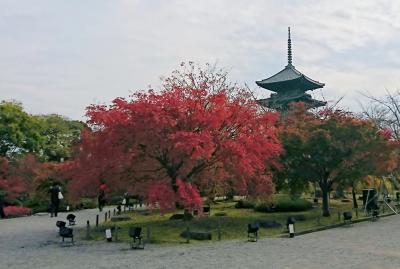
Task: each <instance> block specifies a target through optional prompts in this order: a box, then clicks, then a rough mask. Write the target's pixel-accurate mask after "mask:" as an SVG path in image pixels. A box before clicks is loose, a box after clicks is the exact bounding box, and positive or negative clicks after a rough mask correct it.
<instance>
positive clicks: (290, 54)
mask: <svg viewBox="0 0 400 269" xmlns="http://www.w3.org/2000/svg"><path fill="white" fill-rule="evenodd" d="M287 45H288V55H287V58H288V66H291V65H292V40H291V39H290V27H288V41H287Z"/></svg>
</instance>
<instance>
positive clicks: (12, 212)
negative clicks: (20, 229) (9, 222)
mask: <svg viewBox="0 0 400 269" xmlns="http://www.w3.org/2000/svg"><path fill="white" fill-rule="evenodd" d="M31 211H32V209H30V208H28V207H23V206H6V207H5V208H4V213H5V214H6V216H7V217H20V216H25V215H28V214H30V213H31Z"/></svg>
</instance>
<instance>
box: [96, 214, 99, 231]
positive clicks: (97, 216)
mask: <svg viewBox="0 0 400 269" xmlns="http://www.w3.org/2000/svg"><path fill="white" fill-rule="evenodd" d="M97 227H99V214H97V215H96V228H97Z"/></svg>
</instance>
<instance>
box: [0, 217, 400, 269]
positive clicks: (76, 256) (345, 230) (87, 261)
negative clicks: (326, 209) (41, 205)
mask: <svg viewBox="0 0 400 269" xmlns="http://www.w3.org/2000/svg"><path fill="white" fill-rule="evenodd" d="M96 214H97V210H84V211H80V212H77V213H76V215H77V218H78V220H81V221H82V222H81V223H78V224H79V225H81V226H83V225H85V222H86V220H87V219H89V220H91V222H92V223H93V221H94V219H95V215H96ZM65 216H66V214H65V213H62V214H61V215H60V216H59V218H58V219H65ZM55 221H56V219H55V218H50V217H48V216H31V217H25V218H18V219H7V220H0V269H24V268H37V269H39V268H68V269H71V268H77V269H80V268H107V269H109V268H124V269H126V268H146V269H147V268H160V269H161V268H177V269H179V268H207V269H209V268H229V269H234V268H276V269H278V268H309V269H313V268H315V269H317V268H318V269H321V268H338V269H339V268H340V269H344V268H385V269H391V268H393V269H394V268H396V269H397V268H400V244H399V242H398V240H399V239H400V229H399V227H400V216H391V217H387V218H383V219H380V220H379V221H377V222H363V223H358V224H355V225H354V226H352V227H340V228H337V229H331V230H326V231H322V232H317V233H312V234H307V235H303V236H298V237H295V238H293V239H279V238H266V239H262V240H259V241H258V242H257V243H249V242H244V241H226V242H220V243H207V244H197V245H185V244H182V245H178V246H157V245H147V246H146V249H145V250H137V251H132V250H130V249H129V246H128V244H126V243H118V244H116V243H103V242H95V243H93V242H85V241H78V242H77V243H76V245H75V246H72V247H68V246H62V245H61V244H60V239H59V238H57V229H56V227H55V225H54V224H55Z"/></svg>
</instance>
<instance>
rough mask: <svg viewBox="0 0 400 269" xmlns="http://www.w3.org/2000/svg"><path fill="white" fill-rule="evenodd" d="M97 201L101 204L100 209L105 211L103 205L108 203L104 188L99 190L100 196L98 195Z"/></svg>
mask: <svg viewBox="0 0 400 269" xmlns="http://www.w3.org/2000/svg"><path fill="white" fill-rule="evenodd" d="M97 202H98V205H99V211H100V212H101V211H103V207H104V205H105V204H106V193H105V191H104V190H100V191H99V196H98V197H97Z"/></svg>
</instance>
